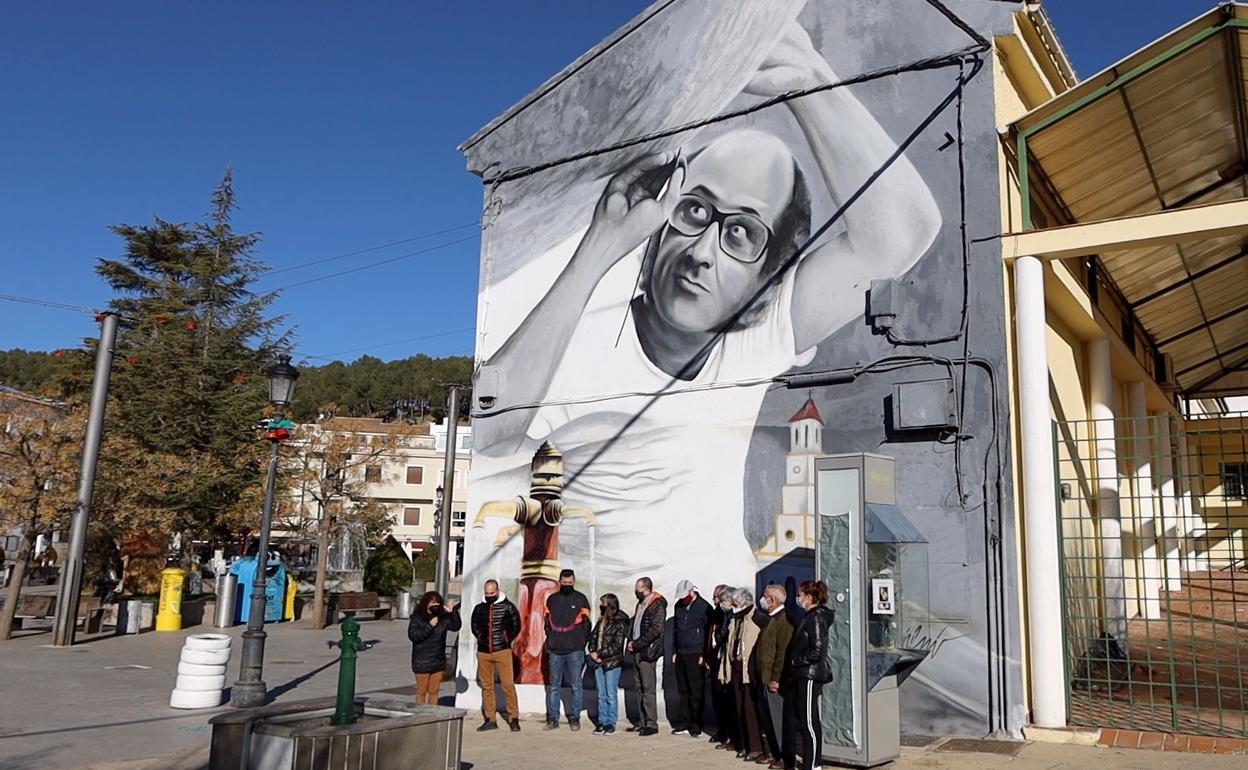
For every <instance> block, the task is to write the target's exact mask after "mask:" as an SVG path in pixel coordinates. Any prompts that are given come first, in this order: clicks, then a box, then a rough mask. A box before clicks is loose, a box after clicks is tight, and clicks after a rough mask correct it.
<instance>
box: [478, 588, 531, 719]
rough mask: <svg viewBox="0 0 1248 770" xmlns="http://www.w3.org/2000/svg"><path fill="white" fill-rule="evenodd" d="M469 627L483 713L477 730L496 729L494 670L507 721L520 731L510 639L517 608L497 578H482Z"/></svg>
mask: <svg viewBox="0 0 1248 770" xmlns="http://www.w3.org/2000/svg"><path fill="white" fill-rule="evenodd" d="M471 627H472V635H473V636H474V637H476V640H477V675H478V676H479V677H480V679H481V713H482V714H483V715H484V717H485V722H484V723H483V724H482V725H481V726H480V727H478V728H477V731H478V732H485V731H486V730H497V729H498V722H496V721H495V715H496V714H497V713H498V712H497V706H498V698H497V696H496V694H495V692H494V673H495V672H496V671H497V672H498V679H499V682H500V683H501V684H502V685H503V700H504V702H505V703H506V704H507V713H506V714H505V716H506V717H507V723H508V725H509V726H510V727H511V731H512V732H513V733H514V732H519V731H520V707H519V705H518V702H517V700H516V677H515V669H514V668H513V664H514V660H513V659H512V652H511V643H512V642H514V641H515V640H516V637H517V636H519V635H520V610H518V609H516V605H514V604H512V603H511V600H510V599H508V598H507V596H506V595H505V594H504V593H503V592H502V591H501V590H500V589H499V587H498V581H497V580H487V581H485V601H483V602H481V603H480V604H478V605H477V606H476V607H473V608H472V620H471Z"/></svg>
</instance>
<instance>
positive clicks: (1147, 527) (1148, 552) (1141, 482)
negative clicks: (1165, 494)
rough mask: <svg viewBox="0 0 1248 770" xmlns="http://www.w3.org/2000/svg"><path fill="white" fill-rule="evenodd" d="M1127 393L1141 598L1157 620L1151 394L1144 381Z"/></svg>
mask: <svg viewBox="0 0 1248 770" xmlns="http://www.w3.org/2000/svg"><path fill="white" fill-rule="evenodd" d="M1130 387H1131V390H1130V392H1129V394H1128V399H1129V407H1130V412H1131V433H1132V436H1131V437H1132V442H1131V443H1132V446H1131V454H1132V455H1133V456H1134V457H1135V490H1134V493H1135V494H1134V498H1135V501H1134V502H1135V505H1134V506H1133V507H1134V509H1135V516H1136V521H1135V540H1136V542H1137V543H1139V550H1140V560H1141V561H1143V564H1141V565H1140V566H1141V572H1142V573H1143V581H1142V583H1141V586H1140V588H1141V596H1140V599H1141V601H1142V603H1143V607H1144V617H1146V618H1148V619H1150V620H1156V619H1157V618H1160V617H1161V601H1160V593H1159V592H1160V591H1161V563H1160V561H1159V559H1158V553H1157V512H1156V508H1155V506H1156V504H1157V498H1156V493H1155V492H1154V490H1153V449H1152V442H1151V441H1150V440H1149V434H1151V433H1152V431H1151V430H1149V428H1150V426H1151V422H1150V421H1149V419H1148V397H1147V393H1146V391H1145V388H1144V381H1143V380H1137V381H1135V382H1133V383H1131V386H1130Z"/></svg>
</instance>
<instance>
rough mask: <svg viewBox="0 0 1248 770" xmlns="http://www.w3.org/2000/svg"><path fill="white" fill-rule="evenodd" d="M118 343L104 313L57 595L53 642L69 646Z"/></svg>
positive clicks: (113, 321)
mask: <svg viewBox="0 0 1248 770" xmlns="http://www.w3.org/2000/svg"><path fill="white" fill-rule="evenodd" d="M116 342H117V316H116V315H114V314H113V313H104V317H103V319H102V323H101V328H100V342H99V346H98V347H97V348H96V350H95V380H94V381H93V382H92V383H91V407H90V413H89V416H88V418H87V435H86V438H85V440H84V441H83V445H82V469H81V470H80V471H79V473H78V501H77V502H76V503H75V504H74V518H73V523H72V525H71V526H70V530H69V556H68V558H66V559H65V566H64V568H63V569H62V570H61V584H60V586H59V587H58V589H57V594H56V625H55V627H54V629H53V635H52V644H54V645H55V646H57V647H68V646H69V645H72V644H73V643H74V632H75V631H76V630H77V626H78V592H79V591H81V590H82V560H83V555H84V552H85V551H86V546H87V522H88V519H89V518H90V515H91V495H92V493H93V492H94V491H95V465H96V461H97V460H98V459H99V456H100V439H101V438H102V437H103V435H104V405H105V403H106V402H107V400H108V376H109V374H110V373H111V372H112V367H113V346H114V344H115V343H116Z"/></svg>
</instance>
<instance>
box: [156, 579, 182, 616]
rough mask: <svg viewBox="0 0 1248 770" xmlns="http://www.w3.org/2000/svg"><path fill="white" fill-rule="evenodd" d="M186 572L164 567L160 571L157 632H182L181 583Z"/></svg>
mask: <svg viewBox="0 0 1248 770" xmlns="http://www.w3.org/2000/svg"><path fill="white" fill-rule="evenodd" d="M185 579H186V570H184V569H182V568H181V567H165V568H164V569H163V570H161V571H160V611H159V612H157V613H156V630H157V631H181V630H182V582H183V581H184V580H185Z"/></svg>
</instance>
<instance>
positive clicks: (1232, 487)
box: [1222, 463, 1248, 500]
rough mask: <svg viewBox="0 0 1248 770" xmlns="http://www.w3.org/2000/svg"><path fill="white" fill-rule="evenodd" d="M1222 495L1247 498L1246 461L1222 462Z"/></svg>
mask: <svg viewBox="0 0 1248 770" xmlns="http://www.w3.org/2000/svg"><path fill="white" fill-rule="evenodd" d="M1222 497H1223V499H1225V500H1248V463H1222Z"/></svg>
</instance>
